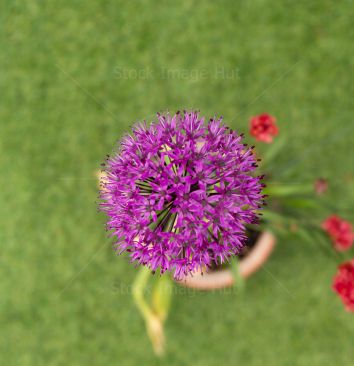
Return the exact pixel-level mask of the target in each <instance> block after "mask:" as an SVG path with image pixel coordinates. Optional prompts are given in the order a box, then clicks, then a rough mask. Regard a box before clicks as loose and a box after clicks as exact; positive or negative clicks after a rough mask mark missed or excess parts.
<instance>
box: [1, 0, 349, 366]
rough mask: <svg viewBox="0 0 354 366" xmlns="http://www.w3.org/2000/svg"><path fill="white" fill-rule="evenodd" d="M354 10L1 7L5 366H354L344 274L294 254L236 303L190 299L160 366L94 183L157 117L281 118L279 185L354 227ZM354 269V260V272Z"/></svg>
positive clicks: (318, 6) (194, 4)
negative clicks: (291, 186) (125, 142)
mask: <svg viewBox="0 0 354 366" xmlns="http://www.w3.org/2000/svg"><path fill="white" fill-rule="evenodd" d="M352 5H353V4H352V2H351V1H336V2H335V3H333V2H332V1H321V2H320V1H305V0H303V1H297V2H294V1H266V0H256V1H224V0H222V1H217V2H216V1H187V0H185V1H131V2H128V1H125V2H124V1H104V0H100V1H83V0H71V1H60V2H55V1H46V2H44V1H37V2H36V1H27V2H24V1H22V2H20V1H14V0H12V1H10V0H9V1H5V0H3V1H1V3H0V10H1V11H0V18H1V21H0V29H1V34H0V37H1V38H0V51H1V52H0V65H1V68H0V84H1V99H0V153H1V155H0V161H1V164H0V169H1V171H0V173H1V175H0V177H1V178H0V179H1V194H0V215H1V216H0V245H1V247H0V317H1V318H0V363H1V365H8V366H12V365H21V366H26V365H35V366H39V365H85V364H88V365H120V364H121V365H154V364H158V365H195V366H197V365H203V366H212V365H247V366H250V365H311V366H315V365H321V366H324V365H330V366H333V365H344V366H346V365H353V362H354V361H353V360H354V347H353V337H354V317H353V315H352V314H349V313H346V312H345V311H344V309H343V306H342V304H341V303H340V301H339V299H338V298H337V297H336V296H335V295H334V294H333V293H332V291H331V289H330V284H331V280H332V276H333V274H334V273H335V271H336V266H337V263H338V262H340V261H341V258H339V259H338V258H337V257H336V256H331V255H324V254H323V252H321V251H319V250H318V247H317V246H316V243H314V245H312V246H309V245H307V244H305V243H303V242H302V241H301V240H298V239H295V238H288V239H286V240H285V239H282V240H281V241H280V242H279V245H278V247H277V249H276V252H275V253H274V255H273V256H272V258H271V260H270V261H269V262H268V263H267V265H266V267H265V270H263V271H260V272H259V273H257V274H256V275H255V276H254V277H252V278H251V279H250V280H249V281H248V283H247V291H246V293H245V295H244V296H242V297H241V296H239V295H238V294H237V292H229V291H226V292H215V293H196V292H192V291H185V290H181V289H180V288H178V287H175V292H176V295H175V296H174V301H173V305H172V309H171V314H170V317H169V319H168V321H167V323H166V333H167V338H168V348H167V354H166V356H165V358H164V359H162V360H157V359H156V358H155V356H154V354H153V352H152V350H151V347H150V344H149V341H148V338H147V336H146V334H145V328H144V323H143V320H142V319H141V317H140V315H139V314H138V312H137V311H136V309H135V307H134V304H133V301H132V298H131V293H130V292H131V291H130V290H131V287H130V285H131V282H132V279H133V278H134V275H135V273H136V269H135V268H134V266H132V265H130V264H129V263H128V260H127V258H126V257H121V258H117V257H115V255H114V253H113V251H112V250H111V241H110V240H109V239H107V238H106V233H105V231H104V217H103V215H102V214H98V213H97V211H96V208H97V205H96V202H97V182H96V178H95V172H96V171H97V169H99V165H100V163H101V162H102V161H103V159H104V157H105V154H107V153H110V152H111V150H112V148H113V146H114V145H115V143H116V141H117V140H118V139H119V138H120V137H121V136H122V134H123V133H124V132H125V131H127V130H128V129H129V127H130V125H131V124H132V123H133V122H135V121H137V120H139V119H143V118H147V119H152V118H153V116H154V113H155V112H156V111H161V110H163V111H165V110H170V111H173V112H174V111H176V110H178V109H189V108H196V109H200V110H201V112H202V113H203V114H205V115H207V116H213V115H214V114H216V115H220V114H222V115H223V116H224V117H225V120H226V122H227V123H228V124H230V125H231V126H232V127H233V128H236V129H237V130H239V131H244V132H247V130H248V120H249V117H250V116H252V115H255V114H258V113H260V112H264V111H266V112H269V113H270V114H272V115H275V116H276V117H277V119H278V125H279V128H280V135H281V136H286V137H287V138H288V144H287V146H286V150H285V151H284V153H283V154H282V155H281V156H280V157H279V158H278V167H279V171H281V172H282V171H284V172H286V173H287V174H291V178H292V179H293V180H294V181H302V180H307V181H311V180H314V179H315V178H316V177H320V176H321V177H325V178H328V179H329V180H330V184H331V189H330V192H329V195H330V199H331V200H333V203H334V204H336V202H341V205H342V206H344V209H343V210H342V211H340V212H337V213H339V214H341V215H342V216H343V217H345V218H347V219H351V220H353V213H352V210H351V206H352V205H353V203H354V192H353V165H354V164H353V153H352V146H353V144H354V138H353V136H354V122H353V112H354V108H353V91H354V79H353V67H354V52H353V49H352V46H353V44H352V42H353V39H354V28H353V24H352V20H353V15H354V12H353V7H352ZM348 256H349V257H350V256H352V257H353V251H352V252H351V253H350V254H348Z"/></svg>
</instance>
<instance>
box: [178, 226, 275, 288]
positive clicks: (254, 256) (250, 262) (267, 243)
mask: <svg viewBox="0 0 354 366" xmlns="http://www.w3.org/2000/svg"><path fill="white" fill-rule="evenodd" d="M275 243H276V237H275V236H274V234H272V233H271V232H269V231H265V232H263V233H261V234H260V235H259V237H258V239H257V242H256V243H255V245H254V246H253V247H252V249H251V250H250V251H249V253H248V254H247V256H246V257H244V258H243V259H241V260H240V263H239V270H240V275H241V276H242V277H243V278H247V277H249V276H251V275H252V274H253V273H254V272H256V271H257V270H258V269H259V268H260V267H262V265H263V264H264V263H265V262H266V261H267V259H268V257H269V255H270V254H271V253H272V251H273V249H274V246H275ZM234 281H235V278H234V276H233V274H232V271H231V269H229V268H226V269H221V270H216V271H209V272H208V271H207V272H204V273H203V274H201V273H200V272H199V273H193V274H192V275H188V276H187V277H185V278H184V279H183V280H180V281H177V282H178V283H179V284H180V285H182V286H185V287H190V288H194V289H197V290H215V289H220V288H225V287H230V286H233V285H234Z"/></svg>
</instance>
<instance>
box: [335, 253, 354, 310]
mask: <svg viewBox="0 0 354 366" xmlns="http://www.w3.org/2000/svg"><path fill="white" fill-rule="evenodd" d="M332 288H333V290H334V291H335V292H336V293H337V294H338V295H339V296H340V298H341V299H342V301H343V304H344V305H345V308H346V309H347V310H348V311H353V312H354V259H352V260H351V261H349V262H346V263H343V264H341V265H340V266H339V267H338V272H337V274H336V275H335V277H334V279H333V285H332Z"/></svg>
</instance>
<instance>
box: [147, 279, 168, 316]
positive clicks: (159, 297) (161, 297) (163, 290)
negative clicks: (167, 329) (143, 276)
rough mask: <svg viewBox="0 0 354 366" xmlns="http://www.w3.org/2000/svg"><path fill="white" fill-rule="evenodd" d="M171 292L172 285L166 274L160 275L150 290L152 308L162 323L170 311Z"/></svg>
mask: <svg viewBox="0 0 354 366" xmlns="http://www.w3.org/2000/svg"><path fill="white" fill-rule="evenodd" d="M172 290H173V284H172V281H171V278H170V277H169V276H168V275H167V274H164V275H161V276H159V277H158V278H157V279H156V281H155V284H154V287H153V290H152V291H153V292H152V308H153V311H154V313H155V314H156V315H157V316H158V317H159V318H160V319H161V320H162V321H164V320H165V319H166V318H167V315H168V311H169V309H170V305H171V298H172Z"/></svg>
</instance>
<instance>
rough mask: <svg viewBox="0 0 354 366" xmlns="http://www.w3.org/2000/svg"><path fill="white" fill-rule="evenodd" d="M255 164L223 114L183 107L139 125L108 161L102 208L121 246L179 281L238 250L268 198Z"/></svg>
mask: <svg viewBox="0 0 354 366" xmlns="http://www.w3.org/2000/svg"><path fill="white" fill-rule="evenodd" d="M256 166H257V164H256V158H255V156H254V154H253V152H252V149H250V148H248V147H247V146H246V145H244V144H243V143H242V135H241V136H240V135H238V134H237V133H236V132H234V131H232V130H230V129H229V128H228V127H226V126H224V125H223V124H222V119H221V118H220V119H210V121H209V122H208V123H207V124H206V123H205V122H204V117H200V116H199V114H198V113H197V112H184V113H183V114H180V113H177V114H175V115H174V116H170V115H169V114H167V115H160V114H158V115H157V122H153V123H151V124H150V125H147V124H146V123H145V122H144V123H140V124H138V125H137V126H135V127H134V128H133V132H132V135H131V136H126V137H124V138H123V139H122V141H121V143H120V149H119V151H118V152H117V153H114V154H113V156H111V157H109V158H108V159H107V161H106V163H105V167H104V172H105V173H106V175H107V177H106V178H105V181H104V182H102V185H103V189H102V190H101V199H102V202H101V204H100V206H101V209H102V210H103V211H104V212H105V213H106V214H107V215H108V222H107V229H108V230H110V231H111V233H112V235H113V236H114V237H115V238H116V242H115V248H116V250H117V251H118V252H119V253H122V252H125V251H126V252H129V253H130V257H131V259H132V261H136V262H138V263H139V264H142V265H145V266H148V267H149V268H151V270H153V271H155V270H157V269H158V268H160V270H161V272H165V271H172V272H174V277H175V278H176V279H181V278H183V277H184V276H185V275H187V274H189V273H191V272H194V271H196V270H203V268H205V267H210V266H211V265H212V264H213V262H215V263H216V264H220V263H223V262H225V261H226V260H228V258H230V257H231V256H232V255H237V254H239V253H240V251H241V249H242V248H243V246H244V244H245V240H246V236H245V225H246V224H254V223H257V222H258V210H259V209H260V208H261V206H262V204H263V198H264V196H263V195H262V192H261V191H262V188H263V186H264V185H263V184H262V183H261V179H262V176H252V172H253V171H254V170H255V169H256Z"/></svg>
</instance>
